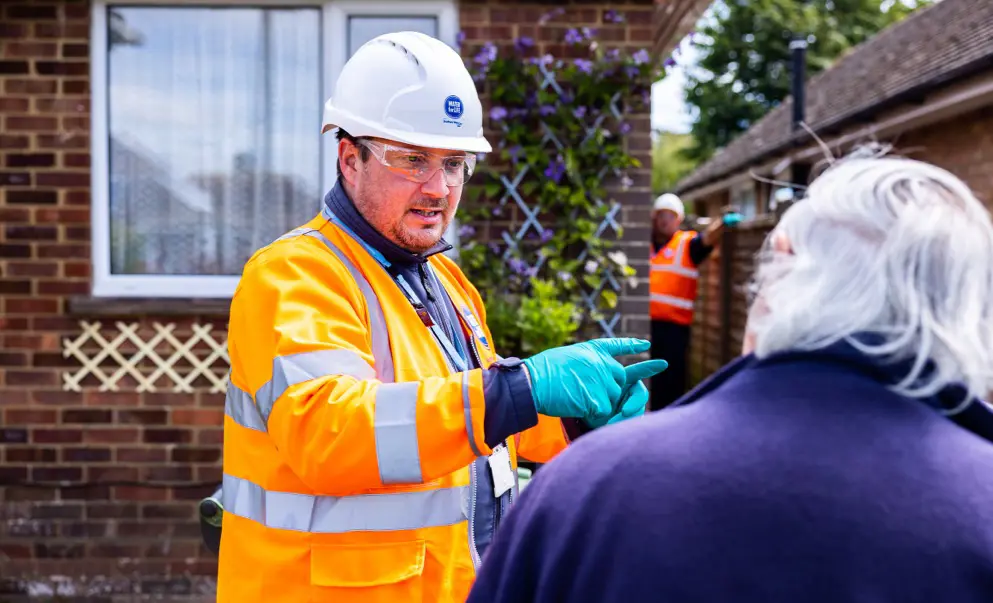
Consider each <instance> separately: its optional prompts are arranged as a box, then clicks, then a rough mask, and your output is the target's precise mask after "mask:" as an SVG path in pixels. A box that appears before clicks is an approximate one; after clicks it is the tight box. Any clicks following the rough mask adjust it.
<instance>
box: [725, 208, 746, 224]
mask: <svg viewBox="0 0 993 603" xmlns="http://www.w3.org/2000/svg"><path fill="white" fill-rule="evenodd" d="M743 219H744V217H743V216H742V215H741V214H739V213H738V212H736V211H733V212H731V213H727V214H724V218H723V220H724V225H725V226H727V227H729V228H734V227H735V226H737V225H738V224H739V223H740V222H741V221H742V220H743Z"/></svg>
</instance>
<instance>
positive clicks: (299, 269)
mask: <svg viewBox="0 0 993 603" xmlns="http://www.w3.org/2000/svg"><path fill="white" fill-rule="evenodd" d="M428 261H429V263H430V266H431V268H432V269H433V270H434V272H435V274H436V276H437V277H438V280H439V281H440V282H441V284H442V286H443V287H444V288H445V290H446V291H447V292H448V294H449V296H450V297H451V300H452V302H453V303H454V305H455V308H456V309H457V310H459V314H460V315H461V316H460V322H461V323H462V327H463V332H464V333H465V334H466V336H467V337H471V340H472V342H473V343H474V345H473V346H471V347H472V349H471V350H470V352H471V353H474V354H475V356H476V359H477V361H478V362H479V364H480V365H481V366H483V367H488V366H490V365H491V364H492V363H493V362H495V361H496V360H497V359H498V357H497V356H496V354H495V353H494V351H493V350H492V349H491V348H490V344H489V342H492V341H493V338H492V335H491V333H490V331H489V328H488V327H487V326H486V320H485V310H484V306H483V303H482V300H481V298H480V295H479V293H478V291H477V290H476V289H475V288H474V287H473V286H472V284H471V283H469V282H468V280H467V279H466V277H465V275H464V274H463V273H462V272H461V271H460V270H459V268H458V267H457V266H456V265H455V263H454V262H452V261H451V260H450V259H448V258H446V257H444V256H442V255H441V254H436V255H434V256H431V257H430V258H429V260H428ZM228 348H229V354H230V361H231V378H230V385H229V389H228V395H227V399H226V402H225V417H224V475H223V483H222V484H223V491H222V502H223V505H224V527H223V531H222V535H221V545H220V558H219V564H218V582H217V600H218V601H220V602H224V603H250V602H253V601H258V602H265V603H280V602H286V603H290V602H293V603H302V602H305V601H335V602H336V603H347V602H352V601H362V602H364V603H377V602H390V603H407V602H421V601H431V602H434V603H438V602H441V603H448V602H456V601H458V602H462V601H465V599H466V597H467V596H468V593H469V590H470V588H471V586H472V582H473V580H474V579H475V572H476V567H477V566H478V564H479V563H480V559H479V553H478V551H477V550H476V547H475V540H474V536H473V534H474V532H473V517H474V510H475V509H476V505H477V499H476V494H477V490H478V489H477V487H476V484H477V480H479V479H487V478H486V477H485V476H481V475H477V473H478V472H477V471H476V466H475V465H474V464H473V463H472V462H473V461H474V460H475V459H477V458H479V457H481V456H488V455H490V454H491V453H492V452H493V449H491V448H490V447H489V446H487V445H486V442H485V440H484V434H483V417H484V415H485V413H486V407H485V400H484V396H483V377H482V369H478V368H477V369H471V370H466V371H463V372H455V369H454V368H452V367H451V366H450V365H449V360H448V359H447V357H446V356H445V354H444V353H443V351H442V348H441V346H440V345H439V344H438V343H437V341H436V340H435V338H434V337H433V336H432V333H431V332H430V331H429V329H428V327H426V326H425V323H424V322H422V320H421V318H419V316H418V314H417V312H416V311H415V309H414V307H413V306H412V305H411V303H410V302H409V301H408V300H407V298H406V297H405V296H404V294H403V292H402V291H401V290H400V288H399V287H398V286H397V284H396V282H395V281H394V280H393V278H392V277H391V276H390V275H389V274H388V273H387V272H386V270H385V269H384V268H383V266H382V265H381V264H380V263H379V262H378V261H377V260H376V259H375V258H374V257H373V256H372V255H371V253H370V251H369V250H368V249H367V248H366V247H364V245H363V244H362V243H361V242H360V241H358V240H356V239H355V238H353V237H352V236H351V235H350V234H349V233H348V232H346V230H344V229H342V228H341V227H340V226H339V225H338V224H336V223H334V222H331V221H329V220H328V219H326V218H325V217H323V216H322V215H318V216H316V217H315V218H314V219H312V220H311V221H310V222H308V223H307V224H306V225H305V226H303V227H301V228H299V229H297V230H295V231H292V232H290V233H288V234H287V235H284V236H283V237H281V238H280V239H279V240H277V241H275V242H273V243H272V244H270V245H268V246H267V247H265V248H263V249H261V250H259V251H258V252H256V253H255V255H253V257H252V258H251V259H250V260H249V262H248V263H247V264H246V266H245V269H244V273H243V275H242V278H241V281H240V283H239V285H238V288H237V290H236V292H235V294H234V299H233V300H232V304H231V314H230V325H229V331H228ZM566 445H567V437H566V434H565V431H564V429H563V425H562V422H561V420H560V419H557V418H554V417H548V416H543V415H539V416H538V424H537V425H535V426H534V427H532V428H530V429H528V430H526V431H523V432H521V433H519V434H516V435H515V436H513V437H509V438H507V440H506V449H507V451H508V452H509V457H510V463H511V467H512V468H513V473H514V475H515V476H516V470H517V458H518V451H520V454H521V455H522V456H523V457H525V458H527V459H529V460H532V461H535V462H548V461H549V460H551V459H552V457H554V456H555V455H556V454H557V453H558V452H560V451H561V450H563V449H564V448H565V446H566ZM501 452H502V451H501ZM511 492H512V494H513V495H516V494H517V487H516V484H515V486H514V487H513V488H512V490H511Z"/></svg>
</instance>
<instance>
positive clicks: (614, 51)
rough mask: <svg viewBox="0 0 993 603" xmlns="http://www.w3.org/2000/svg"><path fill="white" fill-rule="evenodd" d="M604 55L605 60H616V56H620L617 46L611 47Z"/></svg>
mask: <svg viewBox="0 0 993 603" xmlns="http://www.w3.org/2000/svg"><path fill="white" fill-rule="evenodd" d="M604 56H606V57H607V60H609V61H616V60H617V59H618V58H620V56H621V51H620V49H618V48H611V49H610V50H608V51H607V52H606V54H605V55H604Z"/></svg>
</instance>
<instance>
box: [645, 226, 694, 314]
mask: <svg viewBox="0 0 993 603" xmlns="http://www.w3.org/2000/svg"><path fill="white" fill-rule="evenodd" d="M695 236H697V233H695V232H692V231H687V230H680V231H677V232H676V234H674V235H672V238H671V239H669V242H668V243H666V245H665V247H663V248H662V249H659V250H658V252H657V253H656V254H655V255H654V256H653V257H652V261H651V275H650V277H649V281H648V290H649V296H650V300H651V302H650V306H649V313H650V314H651V319H652V320H665V321H668V322H672V323H676V324H680V325H688V324H690V323H691V322H693V303H694V302H695V301H696V293H697V281H698V280H699V276H700V273H699V271H698V270H697V267H696V265H694V264H693V260H692V259H690V249H689V247H690V241H692V240H693V237H695Z"/></svg>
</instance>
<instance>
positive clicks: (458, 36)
mask: <svg viewBox="0 0 993 603" xmlns="http://www.w3.org/2000/svg"><path fill="white" fill-rule="evenodd" d="M463 42H465V32H464V31H461V30H459V33H457V34H455V45H456V46H457V47H459V48H462V43H463Z"/></svg>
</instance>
